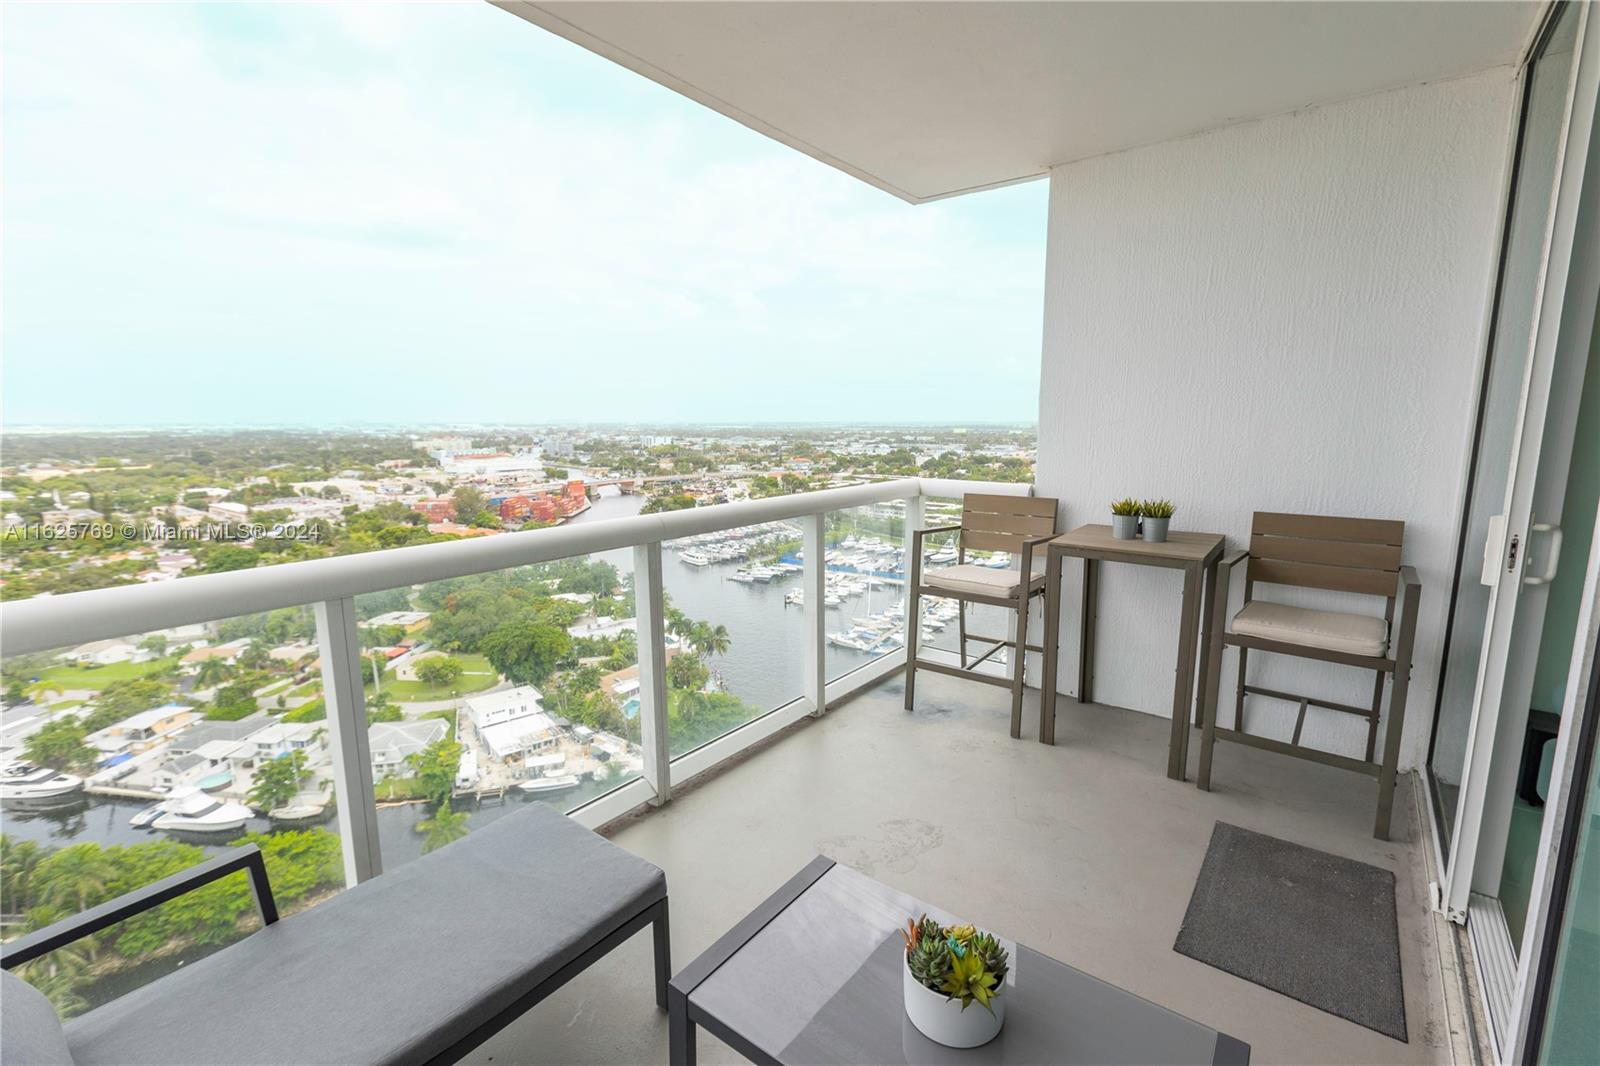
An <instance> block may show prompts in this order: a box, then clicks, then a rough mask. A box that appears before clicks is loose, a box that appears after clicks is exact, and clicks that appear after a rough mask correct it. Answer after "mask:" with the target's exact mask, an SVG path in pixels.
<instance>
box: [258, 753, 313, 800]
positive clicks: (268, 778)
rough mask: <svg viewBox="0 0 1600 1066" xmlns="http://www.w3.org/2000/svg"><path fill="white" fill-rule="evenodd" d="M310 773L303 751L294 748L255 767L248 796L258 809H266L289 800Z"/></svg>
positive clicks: (297, 791)
mask: <svg viewBox="0 0 1600 1066" xmlns="http://www.w3.org/2000/svg"><path fill="white" fill-rule="evenodd" d="M310 776H311V773H310V770H309V769H307V767H306V753H305V752H304V751H303V750H300V749H296V750H294V751H291V752H288V753H287V754H284V755H280V756H278V757H277V758H276V759H269V760H268V761H267V762H265V763H262V764H261V765H259V766H257V767H256V773H255V780H254V782H253V783H252V784H251V786H250V795H249V797H248V798H249V800H250V803H251V805H252V806H254V807H255V808H256V809H257V810H259V811H270V810H272V809H274V808H276V807H282V806H285V805H286V804H288V803H289V802H290V801H292V800H293V799H294V798H295V796H296V795H298V794H299V792H300V786H301V785H302V784H304V783H305V782H306V781H307V780H308V779H309V778H310Z"/></svg>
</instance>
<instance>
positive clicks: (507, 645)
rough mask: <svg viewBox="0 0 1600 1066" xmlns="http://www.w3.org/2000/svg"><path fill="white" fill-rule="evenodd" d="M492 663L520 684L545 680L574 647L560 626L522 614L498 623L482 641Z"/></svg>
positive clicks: (503, 673) (532, 683)
mask: <svg viewBox="0 0 1600 1066" xmlns="http://www.w3.org/2000/svg"><path fill="white" fill-rule="evenodd" d="M482 651H483V654H484V656H485V657H487V658H488V660H489V664H490V665H491V666H493V667H494V668H495V669H496V670H498V671H499V672H500V673H501V674H502V675H503V676H505V677H506V678H507V679H508V680H510V681H511V682H513V683H514V684H518V685H538V684H542V683H543V682H544V680H545V678H547V677H549V676H550V674H551V673H552V672H554V670H555V668H556V667H557V666H558V665H560V664H561V662H562V660H564V659H565V658H566V657H567V655H568V654H569V653H570V652H571V651H572V638H571V637H570V636H568V635H567V631H566V630H565V629H562V628H561V627H560V626H556V625H550V624H548V623H545V622H540V621H537V620H536V619H534V618H531V617H523V618H518V619H513V620H512V621H509V622H504V623H502V624H501V625H499V626H497V627H495V629H494V630H493V632H491V633H490V634H489V635H488V636H487V637H485V638H484V641H483V648H482Z"/></svg>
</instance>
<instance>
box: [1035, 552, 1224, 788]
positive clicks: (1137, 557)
mask: <svg viewBox="0 0 1600 1066" xmlns="http://www.w3.org/2000/svg"><path fill="white" fill-rule="evenodd" d="M1225 540H1226V538H1225V537H1223V535H1222V534H1221V533H1187V532H1182V531H1177V532H1172V533H1169V534H1168V535H1167V539H1166V540H1165V541H1162V542H1160V543H1151V542H1150V541H1146V540H1118V539H1116V538H1115V537H1113V536H1112V535H1111V527H1110V526H1108V525H1086V526H1079V527H1078V528H1077V529H1074V530H1073V531H1072V532H1070V533H1063V534H1061V535H1060V536H1059V537H1056V538H1055V539H1054V540H1051V541H1050V542H1049V543H1048V544H1047V545H1046V552H1047V556H1048V560H1049V562H1048V564H1047V569H1046V572H1045V575H1046V576H1045V593H1044V595H1045V602H1044V648H1045V651H1044V677H1043V679H1042V681H1041V683H1040V699H1039V742H1040V743H1041V744H1054V743H1055V742H1056V659H1057V657H1058V654H1059V651H1060V644H1061V566H1062V560H1063V559H1065V558H1067V557H1068V556H1072V557H1075V558H1078V559H1082V560H1083V604H1082V611H1083V616H1082V622H1081V624H1080V625H1079V627H1078V702H1080V703H1089V702H1092V701H1093V699H1094V627H1095V603H1096V598H1097V596H1098V593H1099V590H1098V583H1099V582H1098V575H1097V573H1096V569H1097V568H1098V566H1099V564H1100V563H1130V564H1132V565H1134V566H1160V567H1166V568H1168V569H1174V570H1182V571H1183V616H1182V621H1181V622H1180V623H1179V625H1178V662H1177V666H1176V668H1175V669H1176V674H1177V677H1176V678H1175V679H1174V682H1173V690H1172V740H1171V742H1170V744H1169V745H1168V749H1167V776H1168V777H1170V778H1173V779H1174V780H1177V781H1182V780H1183V779H1184V776H1185V773H1186V772H1187V766H1188V761H1189V705H1190V702H1191V701H1195V692H1196V688H1195V664H1196V660H1198V661H1199V669H1200V685H1199V691H1200V692H1202V693H1203V692H1205V690H1206V672H1207V671H1208V670H1209V669H1210V668H1211V664H1210V662H1209V658H1208V657H1205V656H1201V655H1200V654H1198V652H1197V647H1198V646H1200V645H1205V646H1209V643H1210V641H1209V637H1210V631H1211V613H1212V611H1211V601H1212V600H1213V599H1214V598H1215V597H1216V593H1217V560H1218V559H1220V558H1221V557H1222V548H1223V544H1224V541H1225ZM1202 578H1203V579H1204V581H1205V607H1204V609H1203V610H1202V608H1201V603H1200V584H1201V580H1202ZM1202 618H1204V620H1205V623H1204V624H1205V629H1206V632H1205V637H1206V638H1207V639H1206V640H1201V639H1200V638H1201V634H1200V626H1201V619H1202ZM1194 714H1195V724H1196V725H1200V724H1202V723H1201V721H1200V707H1199V704H1198V701H1195V711H1194Z"/></svg>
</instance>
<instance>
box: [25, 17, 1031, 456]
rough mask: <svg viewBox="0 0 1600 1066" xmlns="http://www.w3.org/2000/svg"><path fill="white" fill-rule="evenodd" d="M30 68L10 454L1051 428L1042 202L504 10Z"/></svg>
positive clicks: (38, 53)
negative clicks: (894, 179)
mask: <svg viewBox="0 0 1600 1066" xmlns="http://www.w3.org/2000/svg"><path fill="white" fill-rule="evenodd" d="M4 58H5V75H4V79H5V123H6V129H7V133H8V145H7V151H6V159H5V163H6V171H7V179H8V180H7V182H6V187H5V193H4V206H5V214H6V218H7V220H8V235H7V253H8V254H7V256H6V257H5V266H4V271H5V272H4V295H5V304H6V308H7V314H6V321H5V325H4V334H3V336H4V343H5V351H6V359H5V364H4V375H5V390H4V392H5V396H4V407H3V411H4V417H5V420H6V423H7V425H8V427H13V426H14V427H23V426H49V427H63V426H67V427H83V428H88V427H95V426H103V427H110V426H117V427H119V428H121V427H136V426H150V427H159V428H170V427H173V426H183V425H219V424H221V425H237V426H251V427H254V426H275V425H282V426H332V425H341V426H351V425H391V426H392V425H424V424H426V425H449V424H481V425H540V424H544V425H549V424H554V423H563V424H594V425H617V424H653V425H662V426H666V425H691V424H698V425H740V424H743V425H773V424H790V425H846V424H855V425H861V424H879V425H941V424H943V425H949V424H973V425H978V424H1028V423H1032V422H1033V421H1035V420H1036V418H1037V395H1038V359H1039V341H1040V328H1041V326H1040V323H1041V308H1042V299H1043V294H1042V288H1043V284H1042V282H1043V269H1042V267H1043V258H1044V213H1045V195H1046V189H1045V187H1044V185H1043V183H1032V184H1028V185H1021V186H1013V187H1011V188H1007V189H999V190H994V191H991V192H987V193H982V194H976V195H973V196H969V197H962V198H958V199H955V200H950V201H943V202H940V203H935V204H929V205H923V206H919V207H912V206H910V205H907V204H904V203H901V202H900V201H898V200H895V199H894V198H892V197H890V196H888V195H887V194H884V193H882V192H880V191H878V190H875V189H872V188H870V187H868V186H865V185H863V184H862V183H860V182H857V181H856V180H854V179H852V178H850V177H847V176H846V175H844V174H841V173H839V172H837V171H834V170H832V169H831V168H828V167H826V166H824V165H822V164H820V163H817V162H815V161H814V160H811V159H809V158H807V157H805V156H802V155H800V154H799V153H796V152H794V151H792V150H791V149H788V148H786V147H783V146H781V145H778V144H776V143H774V142H772V141H770V140H768V139H766V138H764V137H762V136H760V135H758V134H756V133H754V132H752V131H750V130H748V129H745V128H744V127H742V126H739V125H738V124H737V123H734V122H732V121H730V120H728V119H725V118H723V117H722V116H719V115H716V114H713V113H712V112H710V111H708V110H706V109H705V108H703V107H701V106H700V105H698V104H695V103H692V102H691V101H689V100H686V99H684V98H682V97H679V96H677V95H676V94H673V93H671V92H668V91H666V90H664V89H662V88H661V87H659V86H656V85H654V84H651V83H649V82H647V81H645V80H643V79H641V78H638V77H637V76H635V75H633V74H632V73H630V72H627V71H625V70H622V69H621V68H619V67H616V66H614V65H612V64H610V63H608V62H606V61H604V60H601V59H599V58H598V57H596V56H593V55H591V54H589V53H587V52H585V51H583V50H582V49H579V48H576V47H574V46H572V45H571V44H569V43H568V42H565V41H561V40H558V39H556V38H554V37H552V36H550V35H548V34H546V33H544V32H543V31H541V30H538V29H537V28H535V27H533V26H530V25H528V24H527V23H525V22H522V21H521V20H518V19H516V18H514V17H513V16H510V15H507V14H506V13H504V12H502V11H499V10H497V9H495V8H493V7H492V6H490V5H446V6H420V7H418V6H382V7H371V6H359V5H356V6H337V7H334V6H328V7H301V6H295V7H283V8H277V7H270V6H262V5H240V6H225V5H195V6H186V5H174V6H128V7H119V6H110V7H96V8H92V9H89V8H72V7H67V6H51V7H44V6H41V7H14V8H12V9H10V10H8V12H7V33H6V35H5V41H4ZM112 175H114V177H115V180H110V178H109V176H112ZM974 383H976V384H978V385H980V386H981V387H977V388H971V387H962V386H963V385H964V384H965V385H971V384H974Z"/></svg>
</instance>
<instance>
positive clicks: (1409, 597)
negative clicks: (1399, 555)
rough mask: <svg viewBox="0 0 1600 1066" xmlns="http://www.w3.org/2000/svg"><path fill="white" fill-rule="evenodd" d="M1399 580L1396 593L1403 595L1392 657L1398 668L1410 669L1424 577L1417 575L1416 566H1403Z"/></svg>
mask: <svg viewBox="0 0 1600 1066" xmlns="http://www.w3.org/2000/svg"><path fill="white" fill-rule="evenodd" d="M1397 582H1398V587H1397V588H1396V589H1395V593H1396V595H1400V596H1402V599H1401V601H1400V628H1399V632H1398V636H1397V638H1396V642H1395V644H1394V645H1393V647H1392V654H1391V656H1390V658H1392V659H1394V661H1395V664H1396V669H1405V670H1409V669H1410V668H1411V650H1412V647H1413V645H1414V644H1415V643H1416V639H1417V601H1418V600H1420V599H1421V598H1422V579H1421V578H1420V577H1418V576H1417V571H1416V568H1415V567H1412V566H1402V567H1401V568H1400V576H1399V578H1398V579H1397Z"/></svg>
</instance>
